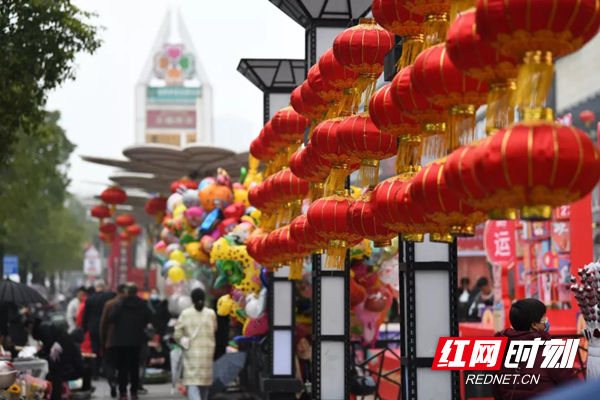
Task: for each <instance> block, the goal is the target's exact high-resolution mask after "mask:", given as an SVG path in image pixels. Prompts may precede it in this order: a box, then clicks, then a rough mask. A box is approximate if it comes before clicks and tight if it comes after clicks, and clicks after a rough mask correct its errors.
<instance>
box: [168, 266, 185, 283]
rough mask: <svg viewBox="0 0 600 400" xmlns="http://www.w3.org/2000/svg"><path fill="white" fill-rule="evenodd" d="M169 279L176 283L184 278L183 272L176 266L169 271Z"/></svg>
mask: <svg viewBox="0 0 600 400" xmlns="http://www.w3.org/2000/svg"><path fill="white" fill-rule="evenodd" d="M168 274H169V279H171V280H172V281H173V282H175V283H177V282H179V281H182V280H183V279H184V278H185V271H184V270H183V268H181V267H180V266H178V265H176V266H174V267H171V268H170V269H169V272H168Z"/></svg>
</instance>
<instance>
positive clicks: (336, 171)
mask: <svg viewBox="0 0 600 400" xmlns="http://www.w3.org/2000/svg"><path fill="white" fill-rule="evenodd" d="M348 176H350V166H349V165H348V164H333V166H332V168H331V171H330V172H329V176H328V177H327V180H326V181H325V195H326V196H329V195H333V194H335V193H336V192H339V191H343V190H344V186H345V185H346V178H348Z"/></svg>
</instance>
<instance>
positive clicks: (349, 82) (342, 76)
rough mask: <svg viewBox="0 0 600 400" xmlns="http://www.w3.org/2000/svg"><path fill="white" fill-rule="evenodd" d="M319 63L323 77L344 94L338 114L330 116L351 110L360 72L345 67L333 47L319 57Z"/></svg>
mask: <svg viewBox="0 0 600 400" xmlns="http://www.w3.org/2000/svg"><path fill="white" fill-rule="evenodd" d="M318 65H319V73H320V75H321V77H322V79H323V80H324V81H325V82H327V83H328V84H330V85H331V86H333V87H334V88H335V89H336V90H337V91H339V92H340V93H341V94H342V98H341V100H340V105H339V108H338V110H337V112H336V115H328V117H331V118H333V117H336V116H338V115H339V114H340V113H341V112H342V111H347V112H350V106H351V104H352V100H353V98H354V96H355V94H356V91H357V90H356V83H357V80H358V74H357V73H355V72H354V71H351V70H349V69H348V68H345V67H344V66H343V65H342V64H340V63H339V62H338V61H337V60H336V59H335V56H334V55H333V48H331V49H328V50H327V51H325V53H323V54H322V55H321V57H319V64H318Z"/></svg>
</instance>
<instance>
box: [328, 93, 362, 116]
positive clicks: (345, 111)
mask: <svg viewBox="0 0 600 400" xmlns="http://www.w3.org/2000/svg"><path fill="white" fill-rule="evenodd" d="M357 92H358V89H356V88H349V89H344V90H343V91H342V100H341V101H340V102H339V104H338V109H337V110H336V116H335V117H332V118H337V117H339V116H342V115H350V114H351V113H352V104H353V102H354V98H355V97H356V93H357Z"/></svg>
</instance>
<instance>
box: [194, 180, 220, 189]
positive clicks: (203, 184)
mask: <svg viewBox="0 0 600 400" xmlns="http://www.w3.org/2000/svg"><path fill="white" fill-rule="evenodd" d="M215 183H217V180H216V179H215V178H213V177H208V178H204V179H202V180H201V181H200V185H199V186H198V191H200V190H202V189H204V188H205V187H207V186H208V185H214V184H215Z"/></svg>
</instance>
